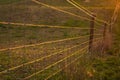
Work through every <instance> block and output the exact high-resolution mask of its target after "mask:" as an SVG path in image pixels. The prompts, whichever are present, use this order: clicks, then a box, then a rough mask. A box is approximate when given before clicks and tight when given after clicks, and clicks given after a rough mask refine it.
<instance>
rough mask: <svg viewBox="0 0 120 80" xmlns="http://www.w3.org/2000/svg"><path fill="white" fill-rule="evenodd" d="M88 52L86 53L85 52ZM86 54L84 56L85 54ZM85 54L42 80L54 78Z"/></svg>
mask: <svg viewBox="0 0 120 80" xmlns="http://www.w3.org/2000/svg"><path fill="white" fill-rule="evenodd" d="M97 42H98V41H96V42H95V43H97ZM87 52H88V51H87ZM87 52H86V54H87ZM84 55H85V54H84V53H83V54H82V55H80V56H78V58H76V59H74V60H72V62H70V63H69V64H67V65H65V67H63V68H61V69H59V70H58V71H56V72H55V73H53V74H51V75H49V76H48V77H46V78H45V79H44V80H48V79H50V78H51V77H53V76H55V75H56V74H58V73H59V72H61V71H62V70H63V69H65V68H67V67H68V66H70V65H71V64H72V63H74V62H76V61H77V60H78V59H79V58H81V57H82V56H84Z"/></svg>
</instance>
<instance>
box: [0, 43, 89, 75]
mask: <svg viewBox="0 0 120 80" xmlns="http://www.w3.org/2000/svg"><path fill="white" fill-rule="evenodd" d="M88 42H89V41H85V42H84V43H82V44H85V43H88ZM82 44H79V45H75V46H73V47H69V48H67V49H64V50H61V51H59V52H55V53H53V54H50V55H47V56H44V57H41V58H38V59H36V60H33V61H30V62H27V63H23V64H21V65H18V66H16V67H12V68H9V69H6V70H4V71H1V72H0V74H3V73H7V72H8V71H12V70H15V69H17V68H20V67H23V65H24V66H26V65H29V64H32V63H35V62H38V61H41V60H43V59H45V58H48V57H51V56H54V55H56V54H59V53H62V52H64V51H68V50H71V49H73V48H76V47H78V46H80V45H82Z"/></svg>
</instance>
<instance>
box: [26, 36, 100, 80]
mask: <svg viewBox="0 0 120 80" xmlns="http://www.w3.org/2000/svg"><path fill="white" fill-rule="evenodd" d="M98 39H100V38H98ZM86 48H88V46H86V47H84V48H82V49H80V50H78V51H76V52H75V53H73V54H71V55H69V56H67V57H65V58H63V59H61V60H59V61H57V62H55V63H53V64H51V65H49V66H47V67H45V68H44V69H42V70H40V71H38V72H35V73H33V74H31V75H30V76H28V77H25V78H24V80H27V79H29V78H31V77H33V76H35V75H37V74H39V73H41V72H43V71H44V70H46V69H49V68H51V67H52V66H55V65H56V64H58V63H60V62H62V61H64V60H66V59H67V58H69V57H71V56H73V55H75V54H77V52H80V51H83V50H84V49H86Z"/></svg>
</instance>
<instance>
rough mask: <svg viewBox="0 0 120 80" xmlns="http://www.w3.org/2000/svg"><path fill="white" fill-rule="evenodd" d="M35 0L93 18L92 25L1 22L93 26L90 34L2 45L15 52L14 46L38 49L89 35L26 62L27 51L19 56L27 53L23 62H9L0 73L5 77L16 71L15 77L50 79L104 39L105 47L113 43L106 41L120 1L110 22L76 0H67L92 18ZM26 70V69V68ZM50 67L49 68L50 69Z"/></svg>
mask: <svg viewBox="0 0 120 80" xmlns="http://www.w3.org/2000/svg"><path fill="white" fill-rule="evenodd" d="M32 1H33V2H34V3H36V4H38V5H43V6H46V7H48V8H51V9H54V10H57V11H60V12H63V13H65V14H68V15H71V16H74V17H77V18H80V19H83V20H86V21H89V22H90V26H89V28H79V27H65V26H50V25H36V24H23V23H14V22H0V23H1V24H9V25H20V26H36V27H44V26H47V27H49V28H71V29H72V28H75V29H84V30H89V35H84V36H78V37H73V38H66V39H61V40H53V41H47V42H42V43H36V44H29V45H23V46H17V47H10V48H5V49H0V52H6V51H8V52H9V54H13V53H12V52H14V50H22V49H24V52H26V51H27V49H28V48H30V49H31V50H34V48H33V47H37V46H43V45H50V44H52V45H55V44H58V45H60V44H62V43H67V42H68V43H70V42H72V41H75V40H76V41H78V40H82V39H84V38H87V39H86V40H84V41H81V42H79V44H77V45H74V46H69V47H67V48H63V49H62V50H59V51H58V50H57V51H56V52H52V53H51V54H47V55H44V56H42V57H39V56H38V57H37V58H33V59H32V60H29V61H26V62H24V60H25V58H26V56H27V57H29V55H27V54H23V55H22V56H19V57H23V58H21V59H23V60H21V61H22V63H19V64H15V65H14V66H12V67H11V66H8V67H7V68H5V69H3V70H2V71H0V76H1V79H2V80H4V75H5V76H9V75H12V73H14V72H16V73H15V75H16V76H15V75H14V76H13V75H12V77H13V79H14V80H37V79H38V80H49V79H50V78H51V77H53V76H55V75H56V74H58V73H60V72H61V71H62V70H64V69H65V68H67V67H68V66H70V65H71V64H73V63H75V62H76V61H78V60H79V59H80V58H81V57H82V56H83V55H85V54H88V53H91V54H92V52H93V49H94V47H95V46H96V47H97V45H99V44H98V43H99V42H100V41H103V42H104V43H103V48H109V47H110V44H111V43H110V44H106V43H107V42H106V41H107V38H108V37H107V36H108V35H111V32H112V28H113V25H114V24H115V21H116V19H117V16H118V12H119V8H120V3H118V4H117V5H116V8H115V10H114V13H113V16H112V18H111V20H110V22H107V21H104V20H101V19H99V18H97V16H96V15H95V14H93V13H92V12H90V11H89V10H87V9H86V8H85V7H83V6H82V5H80V4H78V3H77V2H75V1H74V0H66V1H67V2H69V3H70V4H72V5H73V6H75V7H76V8H78V9H80V10H81V11H83V12H84V13H85V14H87V15H89V16H90V18H87V17H82V16H79V15H76V14H73V13H70V12H67V11H65V10H62V9H59V8H56V7H54V6H50V5H47V4H45V3H42V2H40V1H39V0H32ZM95 24H97V25H98V26H100V27H103V30H101V31H102V32H101V34H97V33H95V30H99V29H97V28H95ZM108 32H109V33H108ZM96 36H100V37H96ZM68 43H67V44H68ZM96 44H97V45H96ZM64 45H65V44H63V47H64ZM104 50H105V49H104ZM36 52H39V50H37V51H36ZM0 54H3V53H0ZM61 55H62V56H61ZM36 56H37V55H35V54H34V56H33V57H36ZM10 58H12V56H11V55H10ZM18 60H19V59H18ZM50 60H51V61H50ZM13 61H15V60H13ZM10 63H12V64H13V63H14V62H10ZM5 66H6V65H5ZM41 66H42V67H41ZM56 66H58V68H57V69H55V68H56ZM51 68H53V69H52V70H53V73H50V72H49V69H51ZM20 70H22V71H21V72H22V73H21V72H20ZM24 70H25V71H26V72H24ZM46 70H48V72H47V71H46ZM18 73H20V74H18ZM45 73H46V74H47V73H48V75H47V76H44V75H43V74H45ZM49 73H50V74H49ZM21 74H22V76H20V75H21ZM39 74H40V76H38V75H39ZM43 76H44V77H43ZM38 77H39V78H38Z"/></svg>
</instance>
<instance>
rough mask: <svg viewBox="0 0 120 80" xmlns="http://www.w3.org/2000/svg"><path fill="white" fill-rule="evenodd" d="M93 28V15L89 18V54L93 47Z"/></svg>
mask: <svg viewBox="0 0 120 80" xmlns="http://www.w3.org/2000/svg"><path fill="white" fill-rule="evenodd" d="M94 26H95V15H94V14H93V17H91V21H90V37H89V51H90V52H91V50H92V47H93V38H94Z"/></svg>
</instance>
